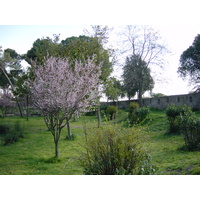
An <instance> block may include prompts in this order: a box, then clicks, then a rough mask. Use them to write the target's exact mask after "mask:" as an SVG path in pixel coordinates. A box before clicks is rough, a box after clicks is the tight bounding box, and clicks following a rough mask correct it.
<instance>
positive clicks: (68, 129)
mask: <svg viewBox="0 0 200 200" xmlns="http://www.w3.org/2000/svg"><path fill="white" fill-rule="evenodd" d="M67 132H68V134H67V137H66V139H69V140H71V136H72V135H71V129H70V122H69V120H67Z"/></svg>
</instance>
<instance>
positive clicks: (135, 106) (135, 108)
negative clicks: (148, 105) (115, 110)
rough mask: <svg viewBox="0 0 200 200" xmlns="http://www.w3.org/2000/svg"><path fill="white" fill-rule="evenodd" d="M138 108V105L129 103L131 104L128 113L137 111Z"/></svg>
mask: <svg viewBox="0 0 200 200" xmlns="http://www.w3.org/2000/svg"><path fill="white" fill-rule="evenodd" d="M139 107H140V106H139V104H138V103H136V102H131V103H130V104H129V113H133V112H135V110H137V109H138V108H139Z"/></svg>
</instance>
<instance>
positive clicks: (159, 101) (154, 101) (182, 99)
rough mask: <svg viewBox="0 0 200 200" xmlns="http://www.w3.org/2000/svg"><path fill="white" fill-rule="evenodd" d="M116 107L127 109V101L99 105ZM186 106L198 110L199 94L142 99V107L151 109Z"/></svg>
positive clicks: (199, 107) (199, 105)
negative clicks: (172, 105)
mask: <svg viewBox="0 0 200 200" xmlns="http://www.w3.org/2000/svg"><path fill="white" fill-rule="evenodd" d="M131 102H138V100H131ZM105 104H109V105H116V104H117V107H118V108H120V109H125V108H128V105H129V101H119V102H117V103H116V102H109V103H107V102H101V105H105ZM170 104H175V105H188V106H191V107H192V108H193V109H195V110H200V93H197V94H183V95H173V96H164V97H156V98H144V99H143V105H144V106H149V107H151V108H158V109H165V108H166V107H167V106H168V105H170Z"/></svg>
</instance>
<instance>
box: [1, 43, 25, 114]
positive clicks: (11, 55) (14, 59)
mask: <svg viewBox="0 0 200 200" xmlns="http://www.w3.org/2000/svg"><path fill="white" fill-rule="evenodd" d="M20 62H21V56H20V55H19V54H17V52H16V51H15V50H12V49H6V50H4V52H3V53H2V49H1V47H0V87H2V88H4V89H5V88H9V87H11V90H12V92H13V94H14V92H15V83H16V81H17V78H18V76H19V74H20V73H21V72H22V70H21V69H20V68H21V65H20ZM7 68H9V69H10V72H9V73H8V71H7ZM15 100H16V102H17V105H18V108H19V111H20V115H21V116H23V114H22V109H21V106H20V103H19V100H18V98H17V96H15Z"/></svg>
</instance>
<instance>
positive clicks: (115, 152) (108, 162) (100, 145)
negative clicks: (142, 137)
mask: <svg viewBox="0 0 200 200" xmlns="http://www.w3.org/2000/svg"><path fill="white" fill-rule="evenodd" d="M90 130H92V129H90ZM85 139H86V145H85V152H83V153H82V155H81V156H80V158H79V159H78V160H79V165H80V166H81V167H83V168H84V173H85V174H90V175H92V174H93V175H131V174H154V173H155V171H156V169H155V167H154V166H153V165H152V164H151V163H150V156H149V155H148V154H147V153H146V152H145V151H144V150H143V149H142V147H141V142H140V141H139V138H138V136H137V135H136V134H134V133H133V132H131V131H130V130H127V129H122V128H121V127H118V126H115V127H111V126H108V127H106V128H101V129H93V130H92V131H91V132H90V133H86V134H85Z"/></svg>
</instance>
